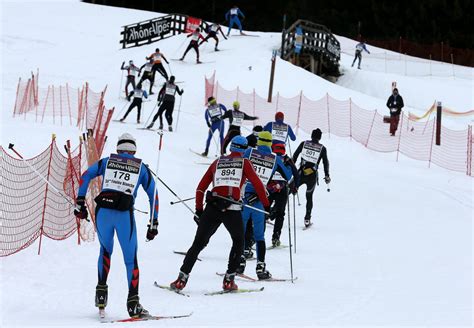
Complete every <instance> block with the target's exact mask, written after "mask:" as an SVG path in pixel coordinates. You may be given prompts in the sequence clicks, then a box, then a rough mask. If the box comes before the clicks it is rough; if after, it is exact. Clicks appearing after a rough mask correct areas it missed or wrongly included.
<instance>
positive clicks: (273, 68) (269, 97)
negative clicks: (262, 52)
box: [267, 50, 276, 103]
mask: <svg viewBox="0 0 474 328" xmlns="http://www.w3.org/2000/svg"><path fill="white" fill-rule="evenodd" d="M275 62H276V51H275V50H274V51H273V54H272V67H271V69H270V85H269V87H268V99H267V101H268V102H269V103H271V102H272V94H273V80H274V78H275Z"/></svg>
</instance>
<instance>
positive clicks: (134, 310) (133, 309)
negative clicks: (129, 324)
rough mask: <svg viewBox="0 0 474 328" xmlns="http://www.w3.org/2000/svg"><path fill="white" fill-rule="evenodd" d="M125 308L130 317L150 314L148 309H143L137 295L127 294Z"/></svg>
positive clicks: (141, 316)
mask: <svg viewBox="0 0 474 328" xmlns="http://www.w3.org/2000/svg"><path fill="white" fill-rule="evenodd" d="M127 310H128V315H129V316H130V317H131V318H143V317H146V316H148V315H150V314H149V313H148V311H147V310H145V309H144V308H143V306H142V305H141V304H140V299H139V297H138V295H133V296H128V299H127Z"/></svg>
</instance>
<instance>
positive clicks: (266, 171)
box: [249, 151, 276, 186]
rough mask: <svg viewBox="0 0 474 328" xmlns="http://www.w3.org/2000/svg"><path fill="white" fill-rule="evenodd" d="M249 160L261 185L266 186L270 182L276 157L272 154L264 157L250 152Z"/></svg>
mask: <svg viewBox="0 0 474 328" xmlns="http://www.w3.org/2000/svg"><path fill="white" fill-rule="evenodd" d="M249 160H250V161H251V162H252V164H253V168H254V169H255V173H257V175H258V177H259V178H260V180H261V181H262V183H263V185H264V186H266V185H267V184H268V182H269V181H270V177H271V176H272V173H273V167H274V166H275V162H276V157H275V155H273V154H270V155H264V154H260V153H255V152H253V151H252V152H251V153H250V157H249Z"/></svg>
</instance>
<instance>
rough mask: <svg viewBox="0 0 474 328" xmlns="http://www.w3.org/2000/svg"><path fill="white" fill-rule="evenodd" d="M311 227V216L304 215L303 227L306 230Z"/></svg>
mask: <svg viewBox="0 0 474 328" xmlns="http://www.w3.org/2000/svg"><path fill="white" fill-rule="evenodd" d="M310 225H311V216H310V215H306V216H305V217H304V226H305V227H306V228H307V227H309V226H310Z"/></svg>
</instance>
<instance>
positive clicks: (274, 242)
mask: <svg viewBox="0 0 474 328" xmlns="http://www.w3.org/2000/svg"><path fill="white" fill-rule="evenodd" d="M280 245H281V241H280V237H273V238H272V246H273V247H278V246H280Z"/></svg>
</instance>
